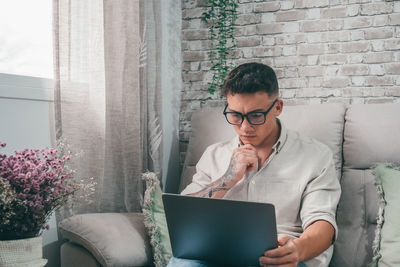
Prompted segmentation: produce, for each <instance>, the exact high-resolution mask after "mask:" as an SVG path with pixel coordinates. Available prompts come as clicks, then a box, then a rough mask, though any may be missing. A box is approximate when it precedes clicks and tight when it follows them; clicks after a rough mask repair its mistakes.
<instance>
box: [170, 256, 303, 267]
mask: <svg viewBox="0 0 400 267" xmlns="http://www.w3.org/2000/svg"><path fill="white" fill-rule="evenodd" d="M167 267H218V265H215V264H210V263H207V262H204V261H199V260H187V259H179V258H174V257H172V258H171V260H170V261H169V263H168V265H167ZM297 267H307V265H305V264H304V263H302V262H300V263H299V264H298V265H297Z"/></svg>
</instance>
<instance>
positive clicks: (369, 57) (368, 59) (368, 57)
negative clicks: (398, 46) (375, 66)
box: [364, 51, 393, 63]
mask: <svg viewBox="0 0 400 267" xmlns="http://www.w3.org/2000/svg"><path fill="white" fill-rule="evenodd" d="M392 59H393V53H392V52H387V51H386V52H375V53H368V54H365V55H364V63H385V62H391V61H392Z"/></svg>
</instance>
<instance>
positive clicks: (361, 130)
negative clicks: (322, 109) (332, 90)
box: [343, 104, 400, 169]
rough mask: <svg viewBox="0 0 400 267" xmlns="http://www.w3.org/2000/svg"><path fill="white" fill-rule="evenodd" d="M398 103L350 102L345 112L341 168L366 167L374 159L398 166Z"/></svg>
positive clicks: (399, 122)
mask: <svg viewBox="0 0 400 267" xmlns="http://www.w3.org/2000/svg"><path fill="white" fill-rule="evenodd" d="M399 116H400V104H365V105H362V104H360V105H352V106H349V109H348V110H347V112H346V127H345V130H344V142H343V152H344V155H343V157H344V167H346V168H356V169H367V168H370V167H371V166H372V165H373V164H375V163H377V162H393V163H396V164H397V165H400V153H399V151H400V118H399Z"/></svg>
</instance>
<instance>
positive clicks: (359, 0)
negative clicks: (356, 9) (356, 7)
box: [343, 0, 372, 4]
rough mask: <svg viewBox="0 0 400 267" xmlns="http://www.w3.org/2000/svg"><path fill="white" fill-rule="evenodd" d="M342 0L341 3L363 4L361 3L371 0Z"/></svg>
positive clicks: (370, 0)
mask: <svg viewBox="0 0 400 267" xmlns="http://www.w3.org/2000/svg"><path fill="white" fill-rule="evenodd" d="M345 1H346V0H343V4H363V3H370V2H372V0H347V3H346V2H345Z"/></svg>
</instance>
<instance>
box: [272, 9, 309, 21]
mask: <svg viewBox="0 0 400 267" xmlns="http://www.w3.org/2000/svg"><path fill="white" fill-rule="evenodd" d="M275 18H276V21H278V22H283V21H292V20H295V21H296V20H303V19H305V18H306V11H305V10H302V9H295V10H290V11H282V12H276V13H275Z"/></svg>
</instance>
